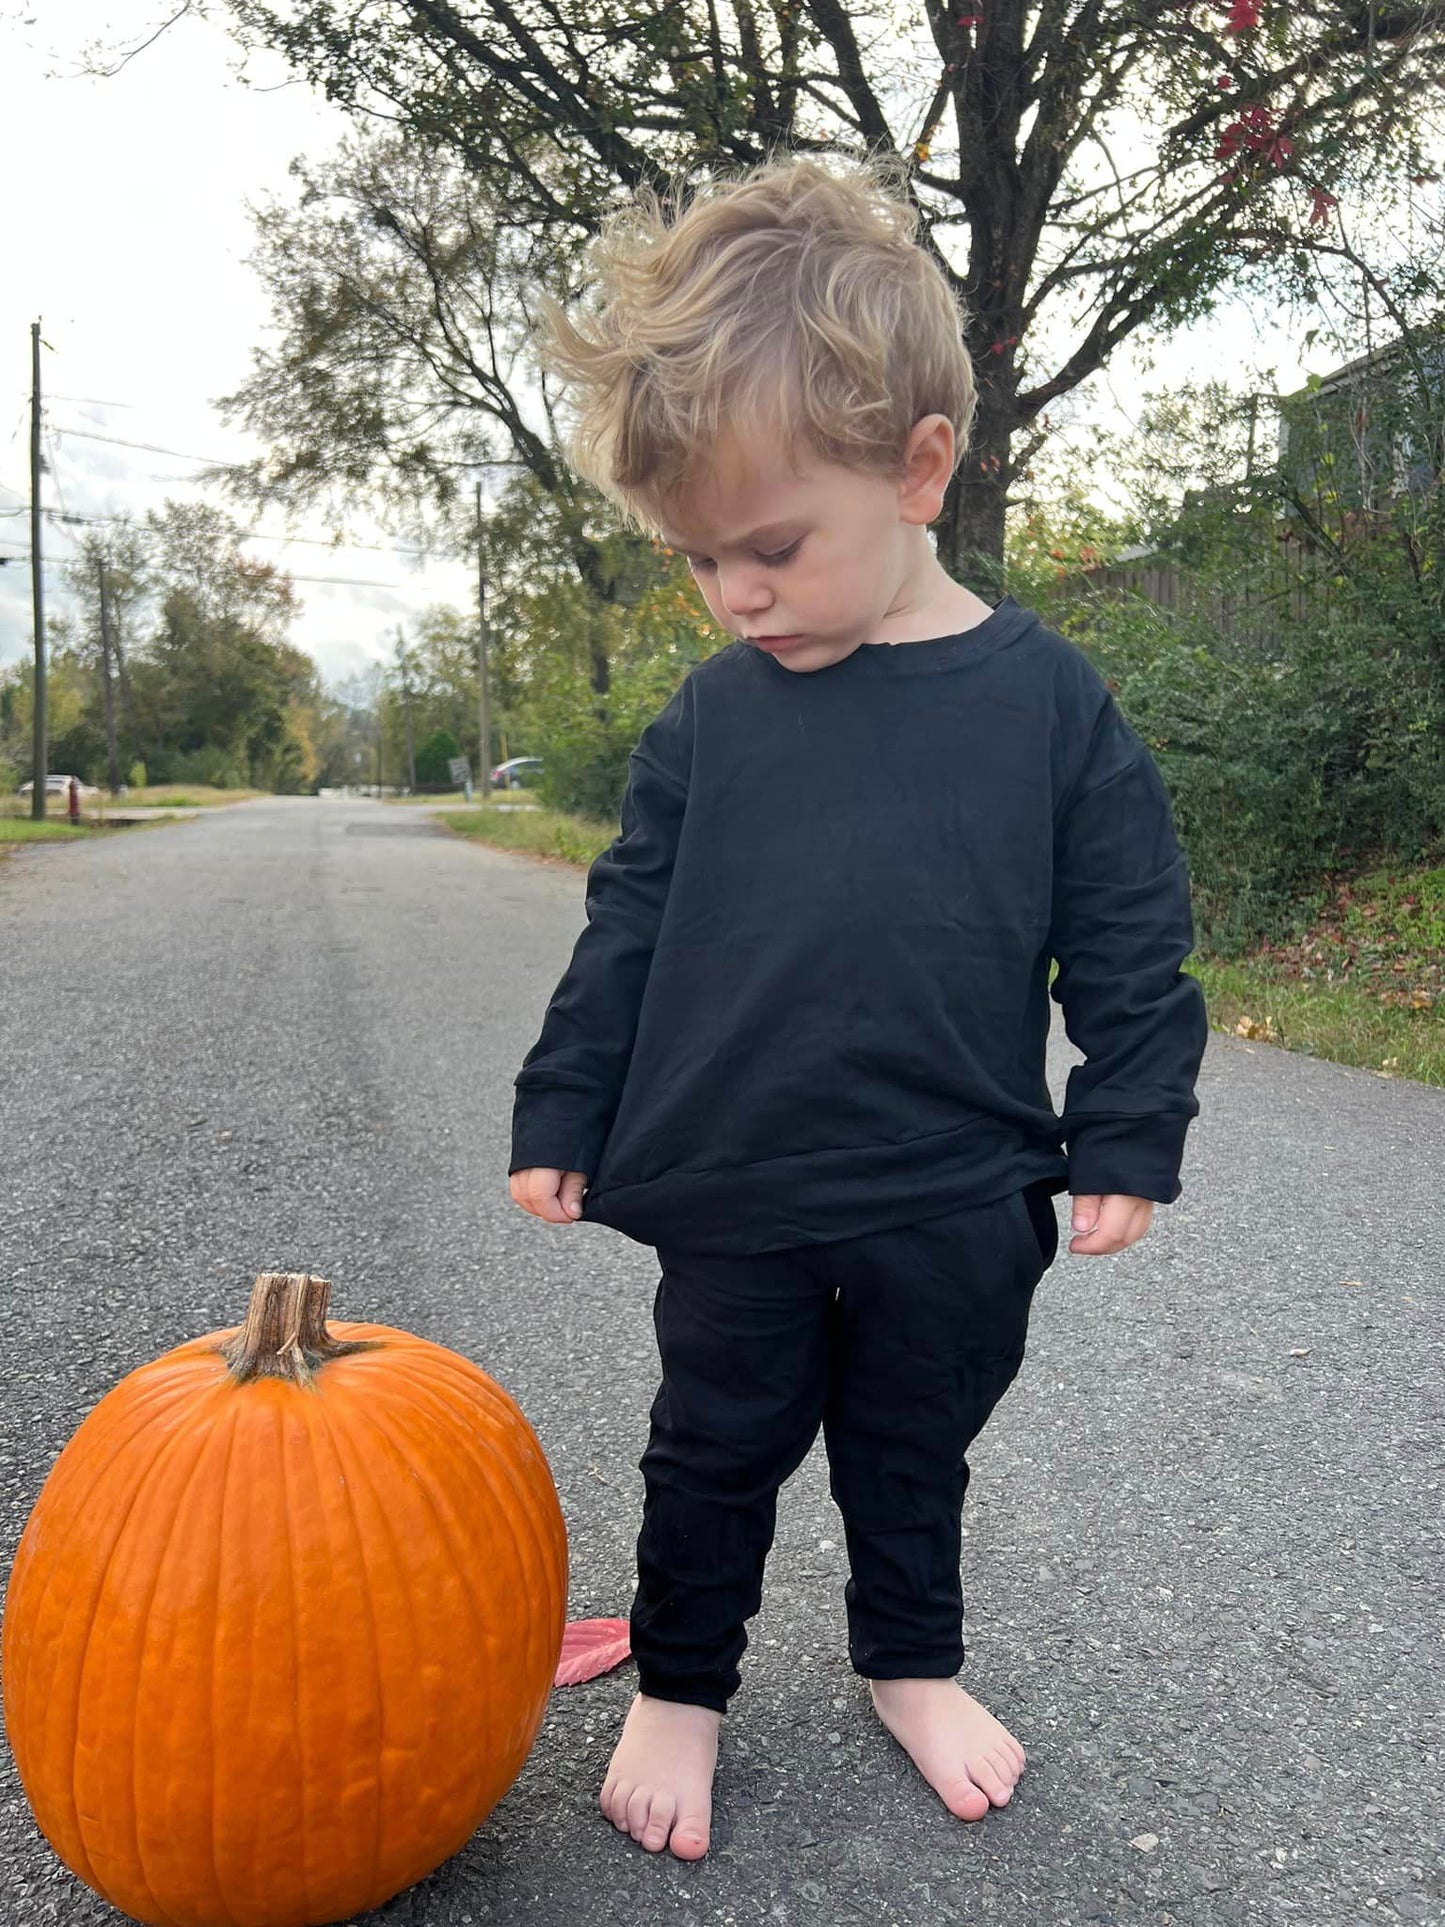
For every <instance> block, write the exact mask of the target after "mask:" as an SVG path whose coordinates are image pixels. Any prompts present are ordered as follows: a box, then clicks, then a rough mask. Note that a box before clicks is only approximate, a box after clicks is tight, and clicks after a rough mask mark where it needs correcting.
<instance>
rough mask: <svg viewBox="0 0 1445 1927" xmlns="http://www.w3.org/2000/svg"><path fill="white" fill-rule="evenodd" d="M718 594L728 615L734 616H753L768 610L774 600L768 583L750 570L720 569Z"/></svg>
mask: <svg viewBox="0 0 1445 1927" xmlns="http://www.w3.org/2000/svg"><path fill="white" fill-rule="evenodd" d="M718 594H719V595H720V596H721V597H722V600H723V606H724V607H725V608H726V610H727V612H728V614H729V615H734V616H745V615H751V614H752V613H754V612H755V611H756V610H758V609H766V608H767V607H768V605H769V604H770V603H771V601H772V599H773V595H772V591H771V589H769V587H768V585H767V583H766V582H764V581H762V580H760V578H759V577H758V576H757V575H756V573H755V572H754V571H752V570H750V569H734V570H732V571H728V570H725V569H719V571H718Z"/></svg>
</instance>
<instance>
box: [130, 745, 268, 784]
mask: <svg viewBox="0 0 1445 1927" xmlns="http://www.w3.org/2000/svg"><path fill="white" fill-rule="evenodd" d="M153 760H154V761H155V763H156V764H157V767H156V769H155V770H154V772H153V774H154V777H155V780H156V782H158V783H203V784H207V785H209V786H210V787H211V788H212V789H218V790H244V789H249V788H250V787H251V771H250V768H249V766H248V762H247V757H246V752H245V749H244V748H243V747H239V746H237V747H233V748H229V749H225V748H221V747H220V746H219V745H213V744H207V745H206V746H205V747H204V748H202V749H190V750H172V751H161V752H159V753H158V754H157V755H156V757H155V758H154V759H153Z"/></svg>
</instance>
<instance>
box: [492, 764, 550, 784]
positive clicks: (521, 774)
mask: <svg viewBox="0 0 1445 1927" xmlns="http://www.w3.org/2000/svg"><path fill="white" fill-rule="evenodd" d="M541 767H542V759H541V757H540V756H513V757H511V758H510V759H509V760H508V761H507V762H505V763H498V765H497V767H496V768H495V769H494V770H493V771H492V778H491V781H492V788H493V789H501V790H520V789H526V788H527V787H528V785H529V784H531V783H533V782H535V781H536V778H537V772H538V771H539V770H540V769H541Z"/></svg>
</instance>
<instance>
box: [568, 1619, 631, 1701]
mask: <svg viewBox="0 0 1445 1927" xmlns="http://www.w3.org/2000/svg"><path fill="white" fill-rule="evenodd" d="M631 1656H632V1641H631V1638H630V1636H629V1628H628V1624H627V1621H626V1620H625V1619H573V1620H569V1621H568V1623H567V1626H566V1629H565V1631H564V1632H563V1634H562V1657H561V1658H560V1659H559V1660H558V1662H557V1672H556V1676H555V1677H554V1679H553V1681H552V1684H553V1685H554V1686H580V1685H581V1684H582V1683H583V1681H584V1680H589V1679H596V1678H597V1676H598V1674H599V1673H610V1672H611V1671H612V1669H613V1668H614V1667H615V1666H620V1665H621V1664H622V1662H623V1660H624V1659H630V1658H631Z"/></svg>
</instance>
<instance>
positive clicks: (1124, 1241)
mask: <svg viewBox="0 0 1445 1927" xmlns="http://www.w3.org/2000/svg"><path fill="white" fill-rule="evenodd" d="M1153 1216H1154V1201H1153V1199H1152V1198H1130V1197H1126V1196H1125V1195H1124V1194H1123V1192H1109V1193H1108V1194H1106V1195H1105V1196H1104V1197H1101V1198H1089V1197H1077V1198H1075V1199H1074V1208H1073V1212H1072V1220H1071V1221H1072V1223H1073V1228H1074V1232H1075V1234H1076V1235H1075V1236H1074V1237H1072V1238H1071V1239H1070V1240H1069V1250H1070V1251H1072V1252H1076V1253H1077V1254H1078V1255H1079V1256H1080V1257H1081V1258H1107V1257H1109V1256H1110V1255H1111V1254H1112V1253H1114V1252H1116V1251H1127V1250H1128V1248H1129V1246H1130V1245H1133V1244H1137V1243H1138V1242H1139V1240H1140V1239H1141V1238H1142V1237H1143V1236H1144V1233H1145V1232H1146V1231H1147V1230H1148V1229H1149V1221H1150V1219H1151V1218H1152V1217H1153Z"/></svg>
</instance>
